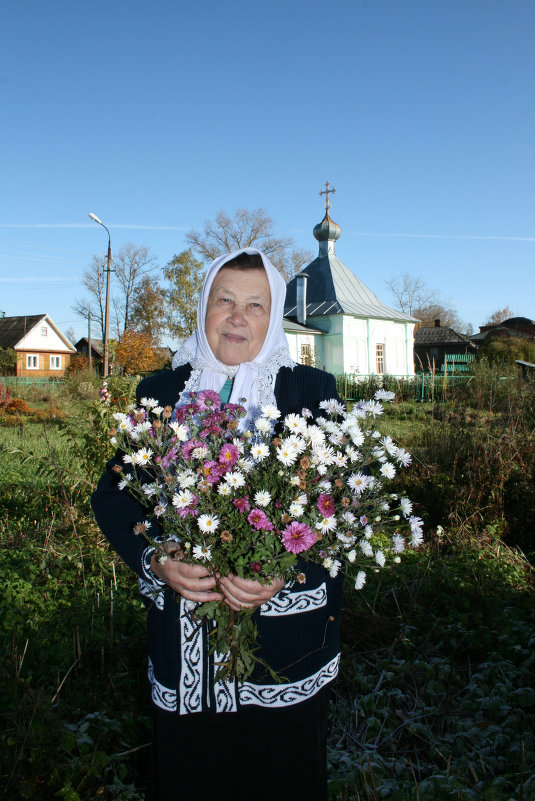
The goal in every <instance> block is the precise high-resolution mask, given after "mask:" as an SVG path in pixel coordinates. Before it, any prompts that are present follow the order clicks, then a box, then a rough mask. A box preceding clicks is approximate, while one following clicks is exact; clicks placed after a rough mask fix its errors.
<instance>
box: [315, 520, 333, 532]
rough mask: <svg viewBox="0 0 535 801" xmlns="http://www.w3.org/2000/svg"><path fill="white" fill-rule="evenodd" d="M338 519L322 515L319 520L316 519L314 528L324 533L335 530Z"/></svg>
mask: <svg viewBox="0 0 535 801" xmlns="http://www.w3.org/2000/svg"><path fill="white" fill-rule="evenodd" d="M337 524H338V521H337V519H336V517H334V516H331V517H322V518H321V520H318V521H316V528H317V529H318V531H321V533H322V534H325V533H326V532H327V531H336V526H337Z"/></svg>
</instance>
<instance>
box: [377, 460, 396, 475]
mask: <svg viewBox="0 0 535 801" xmlns="http://www.w3.org/2000/svg"><path fill="white" fill-rule="evenodd" d="M379 472H380V473H381V474H382V475H383V476H384V477H385V478H394V476H395V475H396V468H395V467H394V465H393V464H392V463H391V462H385V463H384V464H383V465H381V469H380V471H379Z"/></svg>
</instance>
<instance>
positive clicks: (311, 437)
mask: <svg viewBox="0 0 535 801" xmlns="http://www.w3.org/2000/svg"><path fill="white" fill-rule="evenodd" d="M303 436H304V437H305V438H306V439H308V441H309V442H310V444H311V445H323V443H324V442H325V434H324V433H323V431H322V430H321V428H320V427H319V426H308V428H307V429H306V431H305V432H304V433H303Z"/></svg>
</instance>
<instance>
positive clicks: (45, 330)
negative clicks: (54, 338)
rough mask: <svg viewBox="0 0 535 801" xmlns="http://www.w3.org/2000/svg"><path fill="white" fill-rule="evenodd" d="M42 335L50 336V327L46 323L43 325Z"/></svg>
mask: <svg viewBox="0 0 535 801" xmlns="http://www.w3.org/2000/svg"><path fill="white" fill-rule="evenodd" d="M41 336H42V337H47V336H48V328H47V326H46V325H43V326H41Z"/></svg>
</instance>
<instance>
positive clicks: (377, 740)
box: [0, 370, 535, 801]
mask: <svg viewBox="0 0 535 801" xmlns="http://www.w3.org/2000/svg"><path fill="white" fill-rule="evenodd" d="M503 384H504V382H501V383H500V382H499V380H498V378H496V376H494V375H493V374H492V371H491V370H488V371H487V372H486V373H482V375H481V376H480V383H479V385H478V386H476V385H475V383H474V382H472V386H470V384H467V388H466V390H465V392H464V395H461V394H460V390H459V394H457V395H455V397H451V398H449V399H446V400H445V401H441V402H440V403H439V402H435V403H431V402H429V403H421V402H416V401H406V402H403V403H395V404H393V405H391V406H390V407H388V409H387V412H386V413H385V416H384V418H382V419H379V420H378V426H379V427H380V428H382V427H384V430H385V431H386V430H388V432H389V433H391V434H392V435H393V436H394V437H395V438H396V439H398V440H400V441H401V442H402V444H404V445H405V446H406V447H408V448H409V449H410V450H411V451H412V453H413V457H414V464H413V466H412V468H411V469H409V470H408V471H405V476H404V479H403V483H402V484H401V485H400V488H402V489H406V491H407V493H408V494H409V495H410V497H411V498H416V499H417V500H418V503H419V508H418V510H417V511H418V514H420V515H421V516H422V517H424V519H425V520H426V524H427V529H428V532H427V545H426V547H425V548H424V549H422V550H421V552H419V553H417V554H407V555H406V556H405V558H404V560H403V561H402V563H401V565H399V566H398V567H397V569H396V570H395V572H390V571H385V572H381V574H380V576H378V581H377V582H370V584H369V585H367V586H366V587H365V589H364V591H363V592H362V593H360V594H357V593H355V592H353V591H351V590H349V589H348V591H347V592H346V595H345V599H344V606H343V618H342V629H343V640H344V652H343V660H342V668H341V674H340V678H339V680H338V682H337V684H336V689H335V693H334V697H333V701H332V709H331V712H332V714H331V719H332V725H331V733H330V741H329V778H330V794H331V798H333V799H338V801H357V800H362V801H364V800H365V801H371V799H373V800H374V801H375V799H380V798H389V799H390V801H435V800H436V799H450V798H452V799H484V800H486V799H496V800H497V801H510V799H513V798H514V799H515V801H528V799H530V798H532V797H535V741H534V734H533V732H534V730H535V690H534V689H533V688H534V686H535V682H534V678H535V676H534V673H535V647H534V646H535V636H534V634H533V631H534V623H535V620H534V617H535V612H534V610H535V606H534V604H533V600H534V583H533V571H532V568H531V565H530V563H529V562H528V560H527V559H526V558H525V557H524V556H523V555H522V553H521V552H520V551H519V550H518V547H517V546H518V545H522V547H523V550H524V551H525V552H526V553H532V550H530V544H531V548H532V530H533V528H532V520H533V519H534V514H535V498H534V493H533V478H534V473H535V468H534V461H533V460H534V459H535V456H533V455H532V451H533V429H534V421H535V414H534V393H533V387H532V386H531V385H527V384H525V383H524V382H521V381H517V382H516V383H514V384H512V383H509V387H510V390H509V392H504V391H503V388H502V387H503ZM34 389H35V388H34ZM71 392H74V397H72V395H71ZM84 393H86V394H90V393H89V392H88V390H87V387H86V388H85V389H84V388H83V387H82V391H78V390H77V389H76V387H73V388H71V389H69V390H68V391H67V389H65V391H64V394H63V395H62V396H61V397H60V398H58V399H57V403H58V407H59V408H62V409H63V410H64V411H65V413H66V420H67V423H68V421H72V422H73V423H74V424H75V430H74V432H73V431H71V432H70V431H69V429H68V428H67V427H66V423H65V422H63V423H62V422H58V421H57V420H56V421H54V420H49V421H47V422H46V423H45V424H37V423H32V422H27V421H26V422H24V425H23V435H22V437H21V436H20V428H18V427H17V426H15V427H5V426H2V425H1V424H0V510H1V511H0V544H1V546H2V548H1V549H0V577H1V583H0V586H1V590H0V644H1V656H2V659H1V667H0V669H1V671H2V681H1V682H0V700H1V706H0V724H1V725H0V742H1V744H2V748H1V749H0V799H6V801H7V799H9V800H10V801H11V799H13V801H18V799H33V800H34V801H38V800H39V799H40V800H41V801H52V799H57V798H62V799H67V800H68V801H89V800H90V799H91V801H94V799H97V798H98V799H104V801H112V799H113V800H114V801H115V800H117V801H118V800H119V799H122V801H139V800H140V799H141V798H142V797H143V795H142V793H143V786H144V780H145V766H146V759H147V755H148V751H149V748H148V743H149V740H150V715H151V711H150V704H149V699H148V697H147V695H148V692H147V685H146V680H145V661H146V657H145V620H144V610H143V607H142V604H141V602H140V600H139V596H138V593H137V587H136V582H135V580H134V578H133V576H132V574H131V573H130V572H129V571H128V570H127V569H126V568H125V567H124V566H123V565H122V564H121V563H120V560H119V559H118V557H116V556H115V554H113V553H112V552H111V551H110V549H109V547H108V545H107V543H106V542H105V541H104V539H103V537H102V535H101V534H100V532H99V531H98V529H97V527H96V525H95V523H94V522H93V520H92V517H91V515H90V511H89V507H88V497H89V493H90V489H91V485H92V484H93V483H94V481H95V480H96V477H97V476H98V474H99V472H100V470H101V469H102V465H103V463H104V461H105V459H106V445H105V440H106V438H105V434H106V430H107V427H108V421H107V419H106V417H105V416H103V415H102V414H100V412H99V411H98V406H97V405H95V404H94V402H93V401H92V400H91V398H89V399H87V398H84V397H82V396H83V395H84ZM93 394H94V388H93ZM127 394H128V387H126V388H124V387H123V388H122V389H121V397H126V396H127ZM27 402H28V403H29V405H30V406H32V407H34V406H35V405H38V404H43V407H46V405H47V401H46V400H43V399H40V398H39V397H37V395H36V397H35V398H31V397H30V398H28V399H27ZM45 434H46V437H45ZM15 451H16V453H15ZM30 454H31V455H30ZM58 466H59V467H60V468H61V469H60V470H59V471H58V470H57V469H55V468H56V467H58ZM53 468H54V469H53ZM81 478H83V480H80V479H81ZM437 527H438V529H437Z"/></svg>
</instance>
